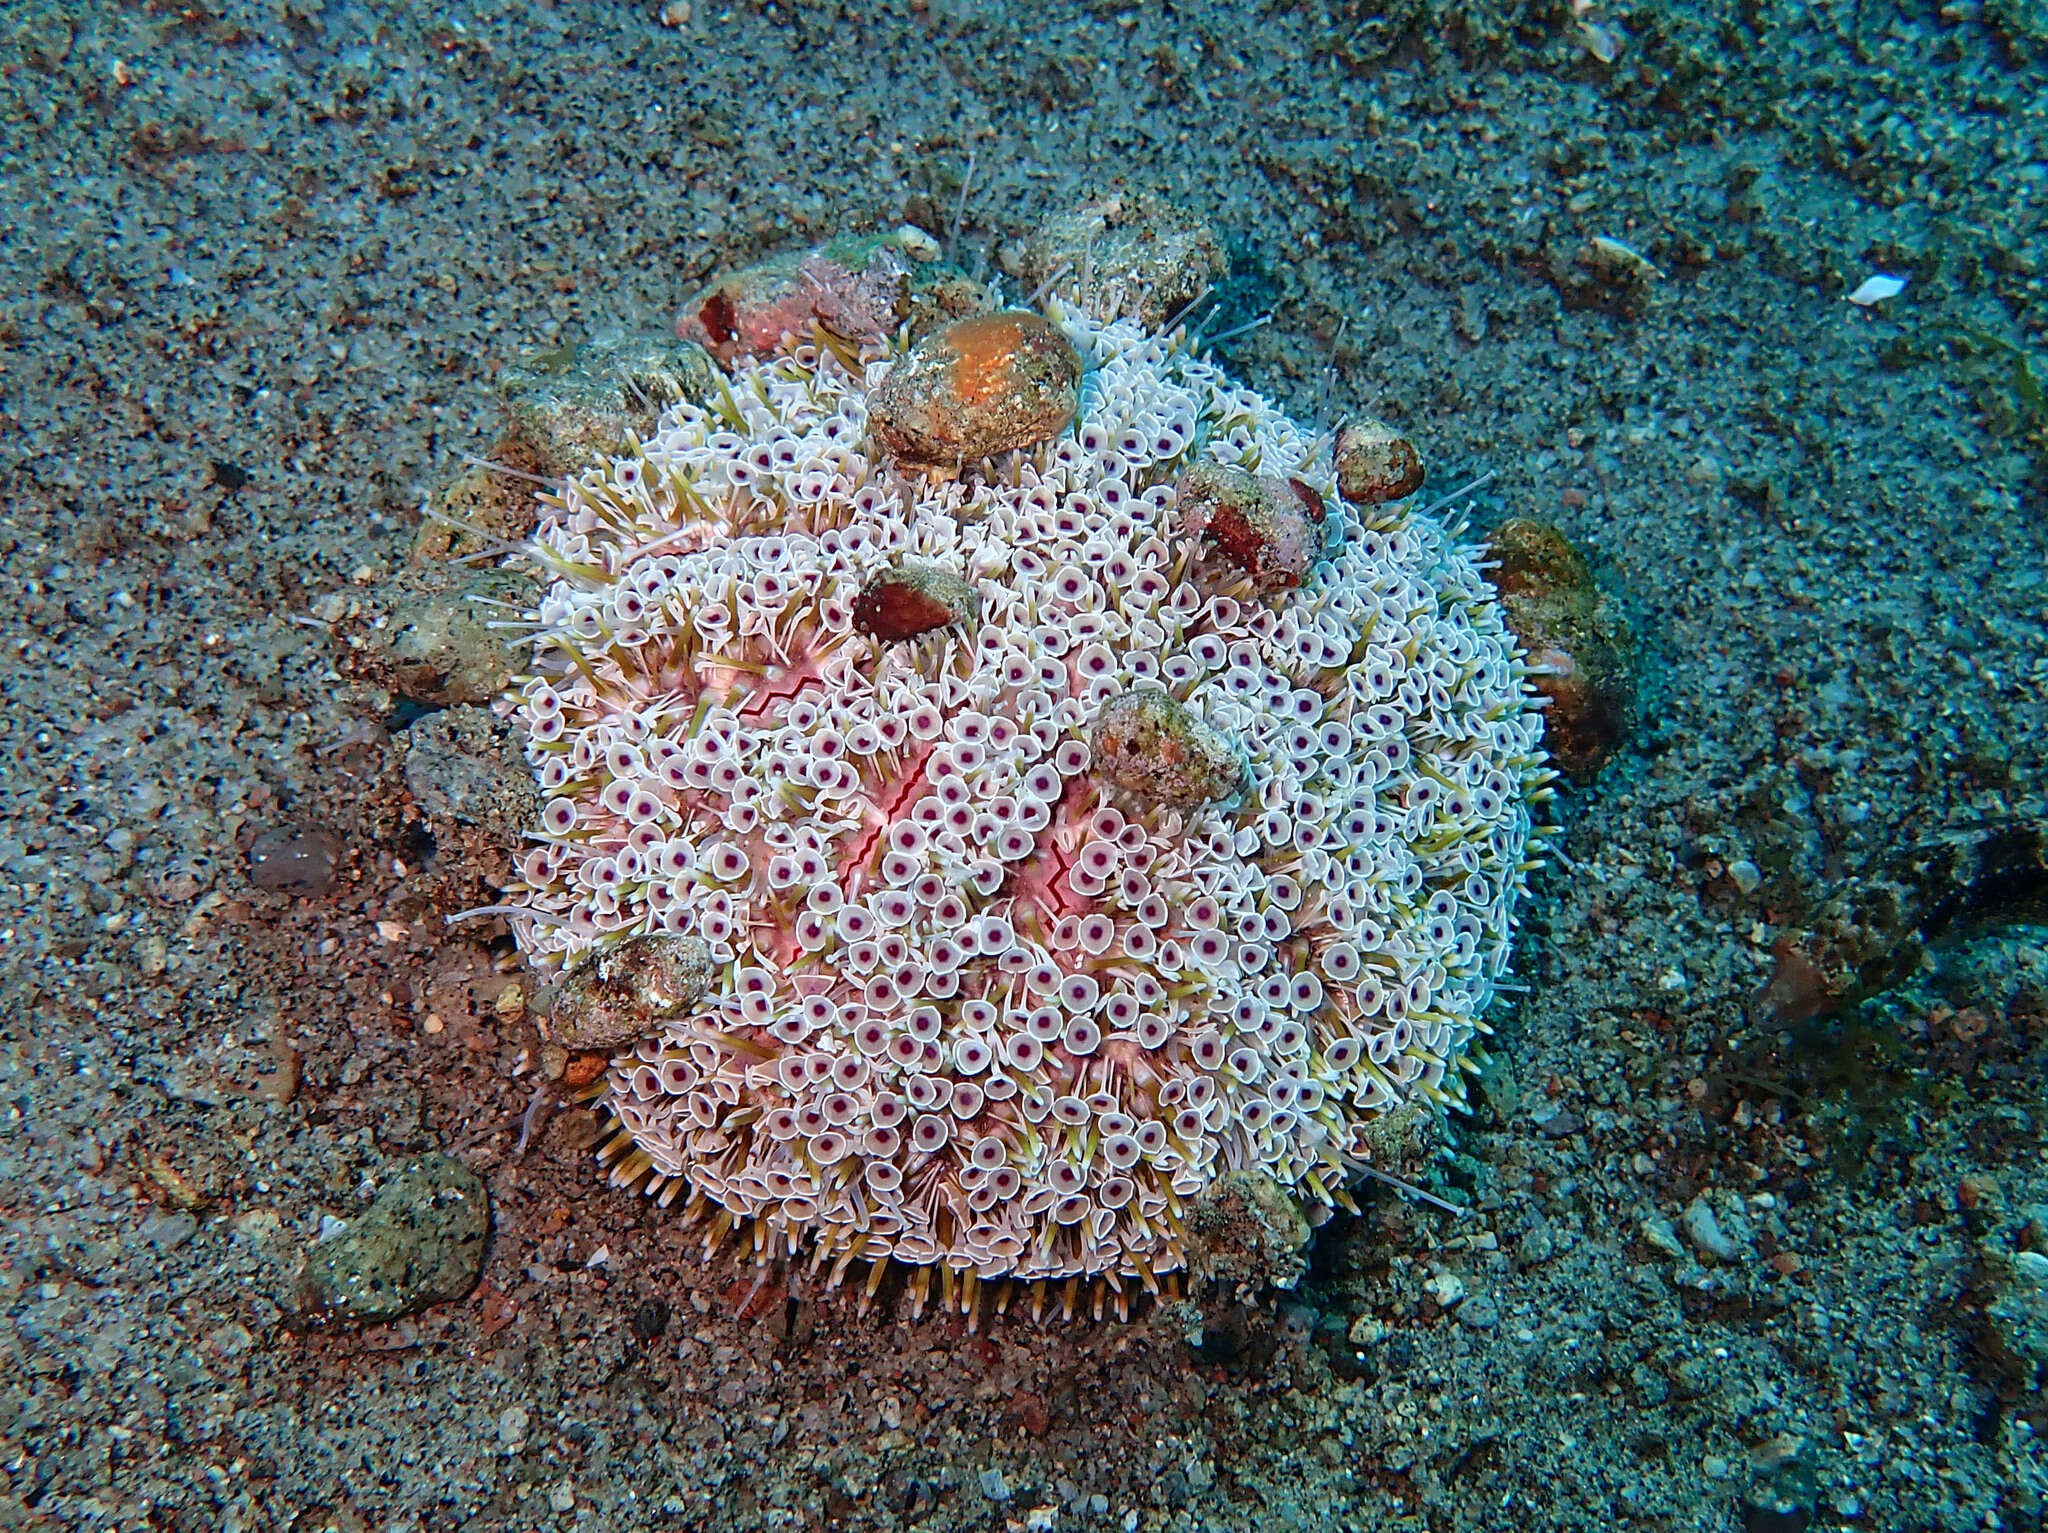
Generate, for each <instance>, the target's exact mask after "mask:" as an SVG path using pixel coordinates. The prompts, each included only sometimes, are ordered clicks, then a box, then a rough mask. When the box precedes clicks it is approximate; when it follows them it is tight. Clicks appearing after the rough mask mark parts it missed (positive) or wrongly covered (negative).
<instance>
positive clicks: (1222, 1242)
mask: <svg viewBox="0 0 2048 1533" xmlns="http://www.w3.org/2000/svg"><path fill="white" fill-rule="evenodd" d="M1311 1233H1312V1229H1311V1227H1310V1225H1309V1221H1308V1215H1307V1214H1306V1213H1305V1212H1304V1211H1303V1209H1302V1207H1301V1205H1300V1204H1299V1203H1298V1202H1296V1201H1295V1199H1294V1198H1293V1197H1292V1196H1291V1195H1290V1194H1289V1193H1288V1191H1287V1189H1286V1188H1284V1187H1282V1186H1281V1185H1280V1184H1279V1183H1278V1182H1276V1181H1275V1180H1273V1178H1272V1177H1270V1176H1268V1175H1266V1174H1265V1173H1264V1172H1263V1171H1253V1170H1243V1171H1232V1172H1230V1173H1229V1174H1228V1175H1226V1176H1224V1177H1222V1178H1220V1179H1219V1180H1218V1181H1217V1182H1216V1184H1215V1185H1214V1186H1212V1187H1211V1188H1210V1189H1209V1190H1208V1191H1207V1192H1205V1193H1203V1194H1202V1196H1201V1197H1200V1198H1199V1199H1198V1200H1197V1201H1196V1202H1195V1203H1194V1204H1193V1205H1192V1206H1190V1207H1189V1209H1188V1215H1187V1247H1188V1270H1189V1272H1190V1273H1191V1274H1192V1275H1193V1276H1194V1277H1196V1278H1197V1279H1199V1280H1201V1281H1204V1282H1206V1283H1209V1284H1210V1285H1212V1286H1215V1287H1218V1288H1220V1289H1222V1290H1223V1291H1224V1292H1225V1293H1226V1294H1228V1295H1229V1296H1231V1297H1234V1298H1237V1299H1241V1300H1242V1299H1251V1298H1253V1297H1255V1296H1256V1295H1257V1294H1258V1293H1259V1291H1260V1290H1261V1289H1263V1288H1267V1287H1273V1288H1292V1287H1293V1286H1294V1285H1295V1284H1296V1283H1298V1282H1300V1281H1301V1279H1302V1276H1303V1274H1305V1273H1306V1272H1307V1271H1308V1243H1309V1236H1310V1235H1311Z"/></svg>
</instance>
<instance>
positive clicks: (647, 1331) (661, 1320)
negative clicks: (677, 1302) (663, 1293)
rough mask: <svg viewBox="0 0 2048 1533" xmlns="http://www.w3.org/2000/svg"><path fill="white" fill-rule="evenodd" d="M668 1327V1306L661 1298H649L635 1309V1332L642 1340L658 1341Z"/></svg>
mask: <svg viewBox="0 0 2048 1533" xmlns="http://www.w3.org/2000/svg"><path fill="white" fill-rule="evenodd" d="M667 1329H668V1306H667V1305H666V1304H664V1303H663V1302H662V1301H661V1300H659V1299H649V1300H648V1301H647V1302H646V1303H644V1304H642V1305H641V1306H640V1307H639V1308H638V1309H636V1310H634V1311H633V1334H634V1335H635V1336H637V1337H639V1338H640V1339H641V1340H642V1341H656V1340H659V1339H660V1337H661V1333H662V1332H663V1331H666V1330H667Z"/></svg>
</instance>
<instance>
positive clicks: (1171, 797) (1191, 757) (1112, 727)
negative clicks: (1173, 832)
mask: <svg viewBox="0 0 2048 1533" xmlns="http://www.w3.org/2000/svg"><path fill="white" fill-rule="evenodd" d="M1089 749H1090V753H1091V755H1092V756H1093V758H1094V770H1095V775H1096V777H1097V778H1098V779H1100V780H1101V781H1102V782H1104V783H1106V784H1108V785H1109V786H1111V787H1113V788H1117V789H1120V790H1122V791H1123V792H1125V793H1128V794H1129V795H1131V797H1132V798H1133V799H1136V800H1137V801H1139V802H1140V803H1142V804H1144V805H1146V806H1148V807H1152V808H1158V809H1180V810H1187V809H1195V808H1199V807H1200V806H1202V805H1204V804H1216V803H1224V802H1227V801H1229V800H1231V799H1234V798H1236V797H1238V796H1239V795H1240V794H1242V793H1243V792H1244V789H1245V784H1246V783H1247V781H1248V780H1249V777H1250V774H1249V772H1248V771H1247V770H1246V767H1245V761H1244V755H1243V753H1242V752H1241V751H1239V749H1238V748H1237V746H1236V745H1235V744H1234V743H1233V742H1232V741H1231V740H1230V738H1229V736H1227V735H1225V734H1224V733H1223V732H1222V731H1221V730H1218V729H1216V728H1214V727H1213V726H1211V725H1210V724H1208V723H1207V722H1206V721H1204V720H1203V718H1202V717H1201V715H1199V714H1197V713H1196V712H1195V711H1194V710H1193V709H1192V708H1189V707H1188V706H1187V704H1185V703H1182V702H1180V701H1178V700H1176V699H1175V698H1174V697H1172V696H1171V695H1170V694H1168V693H1167V692H1166V691H1165V690H1164V689H1163V688H1161V687H1158V686H1156V685H1155V686H1141V687H1137V688H1134V689H1132V690H1131V691H1129V692H1125V693H1123V694H1121V695H1120V696H1117V697H1113V698H1111V699H1110V700H1109V701H1108V702H1106V703H1104V704H1103V706H1102V711H1101V713H1099V714H1098V715H1097V716H1096V720H1095V731H1094V734H1093V736H1092V738H1091V740H1090V745H1089Z"/></svg>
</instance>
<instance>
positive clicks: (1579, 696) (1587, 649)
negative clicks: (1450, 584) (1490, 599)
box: [1487, 517, 1635, 781]
mask: <svg viewBox="0 0 2048 1533" xmlns="http://www.w3.org/2000/svg"><path fill="white" fill-rule="evenodd" d="M1487 551H1488V553H1489V554H1490V555H1491V557H1492V558H1493V559H1495V560H1496V561H1497V562H1498V568H1497V569H1496V570H1495V571H1494V573H1493V584H1494V588H1495V589H1496V590H1498V591H1499V592H1500V596H1501V607H1502V616H1503V617H1504V618H1505V619H1506V622H1507V626H1508V628H1509V630H1510V631H1511V632H1512V633H1513V634H1514V636H1515V637H1516V638H1517V639H1519V640H1520V641H1521V643H1522V647H1523V648H1524V649H1526V650H1527V651H1528V652H1529V666H1530V671H1531V677H1530V680H1531V681H1532V682H1533V683H1534V685H1535V687H1536V690H1537V691H1538V692H1540V693H1542V694H1543V695H1544V696H1545V697H1547V698H1549V699H1550V707H1549V709H1548V711H1546V712H1545V714H1544V715H1543V744H1544V747H1545V748H1546V749H1547V750H1548V751H1549V752H1550V758H1551V760H1553V761H1555V762H1556V763H1557V765H1558V766H1559V768H1561V769H1562V770H1563V771H1564V772H1566V773H1567V774H1569V775H1570V776H1572V777H1575V778H1578V779H1579V780H1581V781H1584V780H1585V779H1587V778H1590V777H1591V776H1592V775H1593V774H1594V773H1596V772H1598V771H1599V770H1600V768H1601V767H1602V766H1603V765H1605V763H1606V761H1607V758H1608V757H1609V756H1611V755H1613V754H1614V751H1615V749H1616V747H1617V746H1619V745H1620V744H1621V741H1622V737H1623V735H1624V734H1625V733H1626V732H1627V727H1628V714H1629V709H1630V706H1631V703H1632V701H1633V699H1634V696H1635V638H1634V635H1633V633H1632V632H1631V631H1630V629H1629V624H1628V619H1627V618H1626V617H1625V616H1624V615H1623V614H1622V611H1621V607H1620V605H1619V604H1618V603H1617V602H1616V601H1615V600H1614V599H1613V598H1612V597H1610V596H1609V595H1607V593H1606V592H1604V591H1602V590H1601V589H1600V587H1599V586H1598V585H1597V584H1596V583H1595V581H1594V579H1593V571H1592V568H1591V567H1590V566H1589V565H1588V564H1587V563H1586V558H1585V555H1583V554H1581V553H1580V552H1579V551H1578V549H1577V548H1575V547H1574V546H1573V545H1572V542H1571V539H1569V538H1567V537H1566V536H1565V535H1564V534H1563V533H1562V532H1560V531H1558V530H1557V528H1555V527H1552V526H1549V525H1547V524H1546V523H1543V522H1537V521H1530V520H1528V519H1526V518H1521V517H1518V518H1515V519H1514V520H1511V521H1506V522H1502V523H1501V524H1500V526H1498V527H1496V528H1495V529H1494V531H1493V535H1492V536H1491V537H1490V538H1488V539H1487Z"/></svg>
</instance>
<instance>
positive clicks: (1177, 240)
mask: <svg viewBox="0 0 2048 1533" xmlns="http://www.w3.org/2000/svg"><path fill="white" fill-rule="evenodd" d="M1229 270H1230V261H1229V258H1228V257H1227V256H1226V255H1225V254H1224V251H1223V240H1222V238H1221V237H1220V236H1219V235H1218V234H1217V233H1216V231H1215V229H1214V228H1212V227H1211V226H1210V225H1209V224H1208V223H1207V222H1206V221H1205V220H1203V219H1200V218H1197V217H1195V216H1194V215H1193V214H1191V213H1188V212H1186V211H1184V210H1182V209H1180V208H1176V207H1174V206H1173V205H1172V204H1171V203H1169V202H1167V201H1166V200H1165V199H1164V198H1162V197H1158V196H1156V195H1154V194H1153V193H1151V192H1135V193H1127V194H1124V195H1121V196H1116V197H1102V198H1097V199H1095V200H1094V201H1092V202H1088V203H1084V204H1083V205H1082V206H1081V207H1079V208H1076V209H1075V210H1074V211H1073V212H1071V213H1062V214H1059V215H1058V216H1056V217H1054V218H1050V219H1048V220H1046V222H1045V224H1044V225H1043V226H1042V227H1040V229H1039V230H1038V232H1037V233H1036V234H1034V235H1033V236H1032V237H1031V239H1030V241H1029V242H1028V243H1027V244H1026V245H1025V247H1024V257H1023V263H1022V268H1021V271H1020V274H1019V275H1020V277H1021V279H1022V281H1023V282H1024V284H1025V287H1026V290H1027V291H1029V290H1032V289H1036V288H1039V287H1041V286H1042V287H1043V288H1044V289H1045V291H1046V293H1047V294H1048V295H1050V296H1053V297H1057V298H1060V299H1063V300H1065V301H1066V302H1069V303H1072V304H1074V305H1076V306H1077V307H1079V308H1082V309H1085V310H1086V311H1087V312H1088V313H1090V314H1093V315H1095V316H1096V317H1098V318H1101V319H1120V318H1122V317H1124V316H1125V315H1130V314H1134V315H1136V316H1137V318H1138V321H1139V323H1141V324H1142V325H1144V327H1145V328H1146V329H1147V330H1158V329H1160V328H1161V327H1163V326H1164V325H1165V324H1166V323H1167V322H1168V321H1169V320H1171V319H1173V318H1174V317H1175V316H1176V315H1178V314H1179V313H1180V312H1181V311H1182V310H1184V309H1186V308H1187V307H1188V306H1189V305H1190V304H1192V303H1193V302H1194V301H1195V300H1196V299H1197V298H1199V297H1201V296H1202V294H1203V293H1204V292H1206V291H1207V290H1208V289H1209V288H1210V287H1211V286H1213V285H1214V284H1215V283H1217V282H1219V281H1221V280H1222V279H1223V278H1224V276H1226V275H1227V274H1228V273H1229Z"/></svg>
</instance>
